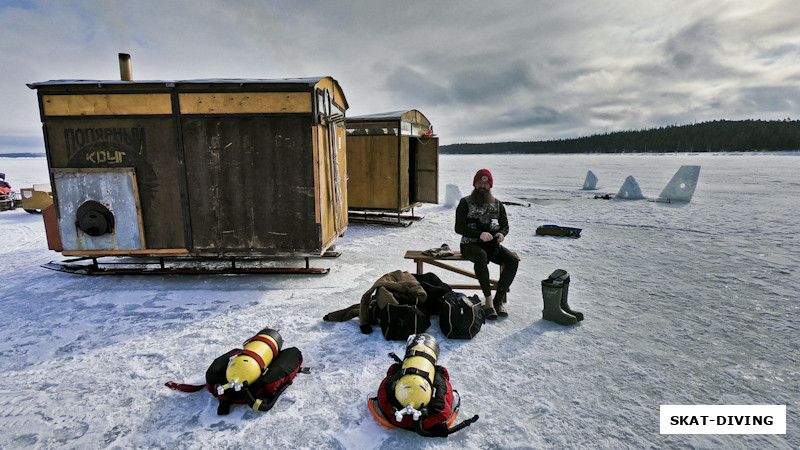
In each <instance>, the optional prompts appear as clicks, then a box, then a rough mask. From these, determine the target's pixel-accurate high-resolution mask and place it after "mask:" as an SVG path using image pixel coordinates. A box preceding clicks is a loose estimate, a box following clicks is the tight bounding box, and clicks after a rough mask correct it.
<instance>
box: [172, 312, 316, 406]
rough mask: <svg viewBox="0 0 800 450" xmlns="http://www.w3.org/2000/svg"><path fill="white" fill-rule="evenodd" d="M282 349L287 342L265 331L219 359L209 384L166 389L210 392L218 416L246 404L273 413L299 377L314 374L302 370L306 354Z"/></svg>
mask: <svg viewBox="0 0 800 450" xmlns="http://www.w3.org/2000/svg"><path fill="white" fill-rule="evenodd" d="M282 345H283V339H282V338H281V336H280V334H279V333H278V332H277V331H276V330H272V329H270V328H264V329H263V330H261V331H260V332H259V333H258V334H257V335H255V336H253V337H252V338H251V339H250V340H248V341H247V342H245V343H244V346H243V347H244V348H241V349H239V348H236V349H233V350H231V351H229V352H227V353H225V354H224V355H221V356H220V357H218V358H217V359H215V360H214V362H212V363H211V365H210V366H209V368H208V370H206V383H205V384H180V383H176V382H174V381H168V382H167V383H166V384H165V386H167V387H168V388H170V389H172V390H176V391H181V392H198V391H201V390H203V388H205V389H207V390H208V391H209V392H210V393H211V394H212V395H214V397H217V400H219V406H218V408H217V414H218V415H226V414H228V413H229V412H230V409H231V406H232V405H234V404H246V405H248V406H250V408H252V409H253V410H254V411H269V410H270V409H272V407H273V406H274V405H275V402H276V401H277V400H278V397H280V395H281V394H282V393H283V391H285V390H286V388H287V387H289V385H290V384H292V381H293V380H294V377H295V376H296V375H297V374H298V373H307V372H309V371H310V369H309V368H306V367H302V365H303V354H302V353H301V352H300V350H299V349H297V348H296V347H289V348H286V349H282V350H281V347H282ZM254 368H255V370H253V369H254ZM245 378H249V379H245Z"/></svg>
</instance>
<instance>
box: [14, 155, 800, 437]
mask: <svg viewBox="0 0 800 450" xmlns="http://www.w3.org/2000/svg"><path fill="white" fill-rule="evenodd" d="M682 165H696V166H702V167H703V174H702V176H701V177H700V179H699V182H698V184H697V188H696V190H695V193H694V197H693V198H692V201H691V202H689V203H685V202H680V203H661V202H628V201H618V200H596V199H594V198H593V197H594V192H593V193H588V192H586V191H583V190H582V189H581V183H582V181H583V179H584V175H585V174H586V172H587V170H589V169H591V170H592V171H593V172H595V173H597V174H598V176H599V177H600V178H602V179H603V180H605V181H604V184H605V185H607V186H619V185H620V184H621V183H622V182H623V180H624V178H625V177H626V176H628V175H632V176H635V177H636V180H638V184H639V185H640V186H641V189H642V191H643V192H645V193H648V194H650V195H652V194H653V193H658V192H659V190H660V189H662V188H663V187H664V186H665V184H666V183H667V182H668V180H669V179H670V177H671V176H672V175H673V174H674V173H675V171H676V170H677V169H678V168H679V167H680V166H682ZM483 167H486V168H488V169H489V170H491V171H492V174H493V178H494V186H495V187H494V189H493V191H494V193H495V195H496V196H497V197H498V198H500V199H503V200H508V201H513V202H517V203H519V204H520V205H525V206H514V205H509V206H508V207H507V211H508V214H509V220H510V223H511V232H510V234H509V236H508V238H507V240H506V242H505V244H506V245H507V246H508V247H509V248H510V249H512V250H514V251H516V252H517V253H518V254H519V255H520V256H521V258H522V262H521V265H520V268H519V272H518V275H517V279H516V281H515V283H514V285H513V286H512V292H511V293H510V294H509V304H508V310H509V313H510V317H509V318H507V319H505V320H500V321H497V322H493V323H488V324H486V325H484V327H483V328H482V330H481V332H480V333H479V334H478V335H477V336H476V337H475V338H474V339H473V340H470V341H455V340H447V339H445V338H444V337H443V336H442V334H441V332H440V330H439V328H438V319H435V318H434V319H433V320H432V322H433V326H432V327H431V328H430V329H429V332H431V333H432V334H433V335H434V336H436V337H437V339H438V340H439V344H440V346H441V354H440V357H439V362H440V363H441V364H443V365H444V366H446V367H447V368H448V370H449V371H450V375H451V382H452V384H453V387H454V388H455V389H457V390H458V391H459V393H460V394H461V396H462V414H461V416H460V418H466V417H471V416H472V415H474V414H479V415H480V420H479V421H478V422H477V423H475V424H473V425H472V426H471V427H469V428H467V429H465V430H463V431H460V432H458V433H456V434H454V435H452V436H450V437H449V438H447V439H432V438H422V437H420V436H417V435H415V434H414V433H411V432H407V431H403V430H398V429H387V428H385V427H383V426H381V425H379V424H378V423H377V422H376V421H375V420H374V418H373V417H372V415H371V414H370V413H369V411H368V410H367V406H366V401H367V398H368V397H370V396H373V395H375V393H376V390H377V388H378V385H379V383H380V381H381V379H382V378H383V377H384V375H385V373H386V369H387V368H388V366H389V365H390V363H391V360H390V358H389V357H388V356H387V354H388V353H389V352H392V351H393V352H396V353H397V352H401V351H402V350H403V348H404V345H403V343H401V342H387V341H385V340H383V338H382V337H381V335H380V333H378V332H376V333H373V334H371V335H363V334H361V333H360V332H359V329H358V324H357V321H356V320H353V321H350V322H345V323H328V322H323V321H322V316H323V315H324V314H325V313H327V312H330V311H333V310H336V309H339V308H343V307H345V306H348V305H350V304H353V303H356V302H358V300H359V298H360V296H361V294H362V293H363V292H365V291H366V290H367V289H369V287H370V286H371V285H372V283H373V282H374V281H375V280H376V279H377V278H378V277H380V276H381V275H383V274H385V273H387V272H390V271H392V270H396V269H404V270H408V271H413V270H414V267H413V263H412V262H411V261H408V260H404V259H403V254H404V252H405V250H406V249H426V248H432V247H438V246H440V245H441V244H442V243H448V244H450V245H451V246H453V247H457V244H458V236H457V235H456V234H455V232H454V230H453V219H454V217H453V216H454V210H453V209H452V208H448V207H445V206H444V205H426V206H424V207H422V208H419V209H417V210H416V212H417V213H418V214H424V215H425V218H424V219H423V220H420V221H417V222H415V223H414V224H413V225H411V226H410V227H407V228H402V227H381V226H378V225H359V224H351V225H350V227H349V228H348V230H347V232H346V234H345V235H344V236H343V237H342V238H340V239H339V241H338V242H337V250H339V251H340V252H341V256H340V257H339V258H335V259H328V258H326V259H319V260H314V261H312V264H313V265H314V266H317V267H329V268H330V273H329V274H327V275H322V276H320V275H299V276H280V275H279V276H275V275H235V276H181V275H173V276H122V277H116V276H94V277H92V276H81V275H72V274H65V273H59V272H53V271H49V270H46V269H43V268H41V267H40V265H41V264H44V263H47V262H49V261H51V260H57V259H61V257H60V255H59V254H57V253H54V252H52V251H49V250H47V244H46V241H45V235H44V228H43V225H42V218H41V216H39V215H33V214H27V213H25V212H24V211H22V210H21V209H18V210H15V211H9V212H0V230H2V233H0V256H1V257H2V260H3V261H4V263H5V264H4V269H5V270H4V271H3V275H2V282H0V317H2V328H1V329H0V330H1V331H0V334H1V335H2V339H0V369H1V370H2V377H0V392H2V395H0V428H1V429H2V430H3V432H2V433H0V448H104V447H108V448H161V447H169V448H254V447H263V448H314V449H317V448H347V449H368V448H433V447H436V448H458V449H460V448H468V449H473V448H614V449H617V448H631V449H641V448H678V447H681V448H684V447H685V448H779V449H781V448H785V449H790V448H800V438H798V434H797V430H798V426H800V415H799V414H798V403H797V399H798V398H800V386H799V385H798V379H799V377H798V375H799V372H800V369H798V368H799V367H800V353H798V351H797V337H798V332H800V305H799V304H798V292H800V281H798V280H800V273H798V267H800V251H798V250H800V246H798V232H799V231H800V225H798V221H797V210H798V209H797V208H798V194H800V181H798V174H800V153H782V154H664V155H651V154H647V155H636V154H625V155H500V156H497V155H492V156H481V155H459V156H455V155H442V156H441V158H440V186H441V187H444V186H446V185H447V184H456V185H458V186H460V189H461V191H462V192H465V193H467V192H469V190H470V188H471V187H470V183H471V181H472V177H473V174H474V173H475V171H476V170H477V169H480V168H483ZM0 172H5V173H6V174H7V179H8V181H9V182H11V184H12V185H13V186H14V188H15V189H19V188H21V187H25V186H27V185H32V184H34V183H41V182H47V167H46V164H45V160H44V159H43V158H38V159H11V158H0ZM440 192H443V190H442V189H440ZM611 194H612V195H613V192H611ZM545 223H552V224H559V225H563V226H571V227H578V228H582V229H583V232H582V233H581V238H579V239H569V238H556V237H551V236H537V235H536V234H535V230H536V227H537V226H538V225H541V224H545ZM298 264H302V262H298ZM465 267H466V266H465ZM558 268H562V269H565V270H567V271H568V272H569V274H570V277H571V285H570V290H569V303H570V306H572V307H573V308H574V309H576V310H578V311H581V312H583V313H584V315H585V319H584V320H583V321H582V322H580V323H579V324H577V325H574V326H566V327H565V326H561V325H558V324H555V323H553V322H549V321H545V320H543V319H542V312H541V311H542V293H541V285H540V282H541V280H542V279H544V278H546V277H547V276H548V275H549V274H550V273H551V272H552V271H553V270H555V269H558ZM492 269H493V275H494V276H496V267H493V268H492ZM436 273H438V274H439V275H440V276H441V277H442V279H444V280H445V281H462V282H463V281H466V280H464V279H460V278H459V277H458V276H457V275H451V274H448V273H443V272H439V271H436ZM264 326H270V327H272V328H276V329H279V330H280V333H281V335H282V336H283V338H284V341H285V345H286V346H296V347H298V348H300V350H301V351H302V352H303V355H304V359H305V363H304V365H305V366H308V367H311V368H312V372H311V373H310V374H300V375H298V377H297V378H296V379H295V382H294V384H293V385H292V386H290V387H289V388H288V389H287V390H286V392H285V393H284V395H283V396H282V397H281V398H280V400H278V402H277V403H276V405H275V407H274V408H273V409H272V410H271V411H269V412H267V413H257V412H254V411H251V410H249V409H248V408H246V407H244V406H235V407H234V408H233V409H232V412H231V414H230V415H229V416H217V415H216V400H215V399H214V398H213V397H212V396H211V395H210V394H209V393H208V392H206V391H202V392H199V393H195V394H184V393H180V392H175V391H171V390H169V389H167V388H166V387H164V383H165V382H166V381H169V380H175V381H179V382H196V381H201V380H203V375H204V373H205V370H206V369H207V367H208V365H209V364H210V363H211V361H212V360H213V359H214V358H215V357H217V356H219V355H220V354H222V353H224V352H226V351H228V350H230V349H231V348H234V347H237V346H239V345H240V344H241V342H242V341H243V340H244V339H246V338H249V337H250V336H252V335H253V334H254V333H256V332H257V331H259V330H260V329H261V328H262V327H264ZM668 404H690V405H787V434H785V435H661V434H659V406H660V405H668Z"/></svg>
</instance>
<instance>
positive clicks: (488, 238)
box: [481, 231, 500, 242]
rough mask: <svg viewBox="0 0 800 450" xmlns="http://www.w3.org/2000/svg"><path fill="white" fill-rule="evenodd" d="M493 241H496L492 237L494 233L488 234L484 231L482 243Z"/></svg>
mask: <svg viewBox="0 0 800 450" xmlns="http://www.w3.org/2000/svg"><path fill="white" fill-rule="evenodd" d="M497 234H500V233H497ZM492 239H494V237H493V236H492V233H488V232H486V231H484V232H483V233H481V241H483V242H489V241H491V240H492Z"/></svg>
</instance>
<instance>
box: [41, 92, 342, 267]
mask: <svg viewBox="0 0 800 450" xmlns="http://www.w3.org/2000/svg"><path fill="white" fill-rule="evenodd" d="M28 86H29V87H30V88H31V89H35V90H37V93H38V99H39V107H40V113H41V120H42V123H43V128H44V136H45V147H46V151H47V162H48V164H49V167H50V171H51V185H52V187H53V200H54V207H55V214H53V215H52V217H54V219H53V220H51V221H50V223H47V224H46V225H47V227H48V229H49V230H48V231H49V232H50V233H49V235H51V234H53V235H55V236H57V237H58V238H59V239H60V242H55V243H51V244H50V245H51V247H55V248H53V249H54V250H57V251H61V252H62V253H63V254H64V255H68V256H72V255H79V256H114V255H187V254H188V255H192V256H200V257H214V256H216V257H219V256H237V255H243V256H263V257H269V256H306V255H314V256H318V255H322V254H324V253H325V252H326V250H327V249H329V248H330V247H331V246H332V245H333V243H334V241H335V240H336V239H337V237H338V236H340V235H341V234H342V233H343V232H344V230H345V228H346V227H347V223H348V222H347V174H346V133H345V128H344V121H345V111H346V110H347V108H348V105H347V100H346V99H345V96H344V94H343V92H342V89H341V88H340V86H339V84H338V83H337V82H336V80H334V79H332V78H330V77H322V78H301V79H271V80H265V79H255V80H253V79H211V80H188V81H116V80H112V81H85V80H60V81H47V82H41V83H33V84H29V85H28ZM45 217H48V216H47V215H45ZM54 227H57V233H52V231H53V228H54Z"/></svg>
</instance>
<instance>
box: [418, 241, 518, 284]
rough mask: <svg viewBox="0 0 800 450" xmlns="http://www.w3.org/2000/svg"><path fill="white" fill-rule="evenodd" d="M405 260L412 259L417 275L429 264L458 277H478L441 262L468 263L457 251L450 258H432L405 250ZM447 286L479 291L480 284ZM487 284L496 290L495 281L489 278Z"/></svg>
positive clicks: (420, 251)
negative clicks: (453, 273) (415, 264)
mask: <svg viewBox="0 0 800 450" xmlns="http://www.w3.org/2000/svg"><path fill="white" fill-rule="evenodd" d="M405 259H413V260H414V262H415V263H417V272H416V273H417V274H419V275H421V274H423V273H425V267H424V266H425V264H430V265H432V266H436V267H440V268H442V269H445V270H449V271H451V272H455V273H457V274H460V275H464V276H465V277H470V278H473V279H475V280H477V279H478V277H476V276H475V273H474V272H471V271H469V270H464V269H462V268H460V267H456V266H454V265H452V264H449V263H446V262H442V261H448V262H449V261H468V260H467V259H466V258H464V257H463V256H461V252H459V251H454V252H453V255H451V256H437V257H434V256H429V255H425V254H423V253H422V250H407V251H406V255H405ZM470 264H471V262H470ZM500 271H501V272H502V271H503V266H500ZM442 281H444V280H442ZM445 283H447V281H445ZM447 284H448V285H449V286H450V287H451V288H453V289H477V290H480V289H481V285H480V284H451V283H447ZM489 284H490V285H491V287H492V290H496V289H497V280H493V279H491V278H490V279H489Z"/></svg>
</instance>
